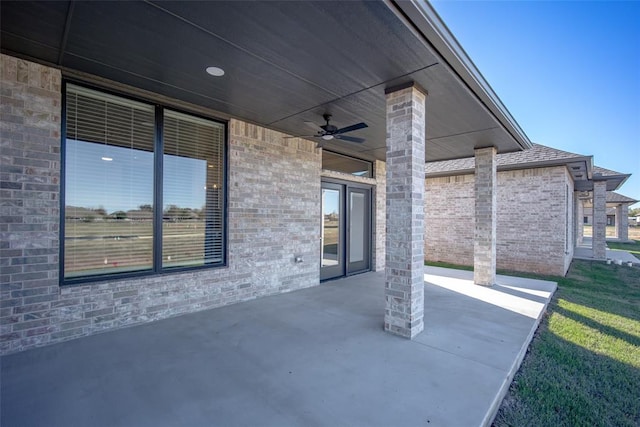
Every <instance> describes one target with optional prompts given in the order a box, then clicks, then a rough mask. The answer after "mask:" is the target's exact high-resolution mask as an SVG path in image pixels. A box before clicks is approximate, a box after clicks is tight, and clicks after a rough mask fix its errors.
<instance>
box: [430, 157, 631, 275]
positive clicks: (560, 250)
mask: <svg viewBox="0 0 640 427" xmlns="http://www.w3.org/2000/svg"><path fill="white" fill-rule="evenodd" d="M592 162H593V159H592V156H584V155H580V154H575V153H569V152H566V151H562V150H557V149H555V148H551V147H547V146H544V145H539V144H534V146H533V148H532V149H531V150H527V151H521V152H515V153H505V154H499V155H498V156H497V165H498V166H497V182H498V184H497V191H498V196H497V203H498V206H499V209H498V215H497V217H496V221H497V233H496V240H497V241H496V246H497V258H496V259H497V267H498V268H501V269H508V270H515V271H524V272H532V273H542V274H553V275H561V276H563V275H565V274H566V272H567V269H568V268H569V265H570V263H571V259H572V257H573V251H574V248H575V245H576V242H578V241H579V240H581V239H582V235H581V224H580V227H578V226H577V225H576V224H577V223H578V218H579V220H580V221H582V216H580V215H581V214H580V213H579V212H580V210H581V202H580V200H579V198H578V197H579V194H581V193H580V191H582V190H585V189H588V188H589V183H590V182H591V185H593V183H592V176H593V175H592V174H593V171H594V167H593V163H592ZM474 166H475V161H474V159H473V158H467V159H458V160H450V161H441V162H428V163H427V165H426V192H425V235H426V236H427V238H426V240H425V259H426V260H428V261H442V262H447V263H454V264H463V265H472V264H473V259H474V255H473V253H474V227H473V224H474V209H473V206H474V190H473V189H474V182H475V175H474ZM611 175H613V173H612V174H611ZM622 182H623V181H620V182H618V181H615V182H611V183H609V184H608V185H617V186H619V185H621V184H622ZM578 228H579V229H580V230H578Z"/></svg>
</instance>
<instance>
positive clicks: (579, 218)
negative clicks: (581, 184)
mask: <svg viewBox="0 0 640 427" xmlns="http://www.w3.org/2000/svg"><path fill="white" fill-rule="evenodd" d="M573 202H574V204H575V206H574V209H573V211H574V212H575V224H574V225H575V227H576V229H575V233H574V236H575V245H576V246H580V245H582V237H583V236H584V230H583V228H584V205H583V203H582V200H581V199H580V193H578V192H574V193H573Z"/></svg>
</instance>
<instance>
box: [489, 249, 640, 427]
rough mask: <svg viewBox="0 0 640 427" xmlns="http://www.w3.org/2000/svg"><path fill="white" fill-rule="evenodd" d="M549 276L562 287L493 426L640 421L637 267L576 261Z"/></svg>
mask: <svg viewBox="0 0 640 427" xmlns="http://www.w3.org/2000/svg"><path fill="white" fill-rule="evenodd" d="M514 275H518V274H517V273H515V274H514ZM545 279H549V277H545ZM551 279H552V280H555V281H557V282H558V290H557V292H556V294H555V296H554V298H553V301H552V302H551V304H550V306H549V309H548V312H547V315H546V317H545V318H544V319H543V321H542V323H541V325H540V328H539V329H538V331H537V333H536V336H535V337H534V339H533V341H532V343H531V346H530V347H529V351H528V353H527V356H526V357H525V359H524V361H523V363H522V366H521V368H520V370H519V371H518V373H517V374H516V376H515V378H514V381H513V383H512V384H511V387H510V389H509V392H508V394H507V396H506V398H505V400H504V401H503V403H502V406H501V407H500V410H499V412H498V415H497V416H496V419H495V421H494V426H639V425H640V268H638V267H626V266H616V265H606V264H604V263H597V262H589V261H574V262H573V264H572V265H571V268H570V270H569V273H568V274H567V277H565V278H560V277H558V278H551Z"/></svg>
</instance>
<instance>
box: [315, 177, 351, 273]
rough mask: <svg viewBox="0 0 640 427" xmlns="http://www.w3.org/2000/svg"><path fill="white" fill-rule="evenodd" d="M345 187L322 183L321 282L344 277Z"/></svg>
mask: <svg viewBox="0 0 640 427" xmlns="http://www.w3.org/2000/svg"><path fill="white" fill-rule="evenodd" d="M343 194H344V186H342V185H339V184H332V183H326V182H323V183H322V235H321V239H322V240H321V241H322V244H321V249H320V250H321V264H320V266H321V268H320V280H327V279H332V278H334V277H340V276H344V252H345V251H344V225H343V224H344V200H343V199H344V196H343Z"/></svg>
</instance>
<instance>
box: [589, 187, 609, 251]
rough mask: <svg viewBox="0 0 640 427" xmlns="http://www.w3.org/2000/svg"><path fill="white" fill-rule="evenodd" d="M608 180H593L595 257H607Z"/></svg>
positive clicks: (593, 242) (593, 243)
mask: <svg viewBox="0 0 640 427" xmlns="http://www.w3.org/2000/svg"><path fill="white" fill-rule="evenodd" d="M606 227H607V181H599V180H598V181H597V180H596V179H595V178H594V181H593V237H592V239H593V240H592V246H591V248H592V250H593V258H594V259H605V258H607V251H606V247H607V229H606Z"/></svg>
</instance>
